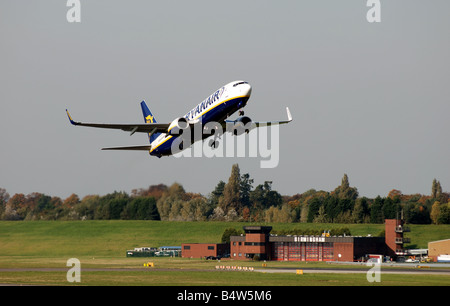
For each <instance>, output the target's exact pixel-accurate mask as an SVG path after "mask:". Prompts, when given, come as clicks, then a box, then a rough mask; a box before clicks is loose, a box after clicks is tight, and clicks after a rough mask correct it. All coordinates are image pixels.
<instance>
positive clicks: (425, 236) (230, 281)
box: [0, 221, 450, 286]
mask: <svg viewBox="0 0 450 306" xmlns="http://www.w3.org/2000/svg"><path fill="white" fill-rule="evenodd" d="M244 225H247V224H244V223H229V222H163V221H73V222H72V221H36V222H6V221H2V222H0V269H30V268H41V269H48V270H46V271H44V270H39V271H24V270H17V271H12V270H7V271H3V272H0V284H38V285H68V284H70V283H68V282H67V280H66V272H67V270H68V269H69V268H68V267H66V262H67V260H68V259H69V258H73V257H75V258H78V259H79V260H80V261H81V264H82V269H84V270H83V272H82V282H81V283H80V284H78V285H216V286H221V285H249V284H250V285H273V286H279V285H286V286H290V285H372V284H371V283H368V282H367V280H366V275H365V274H322V273H320V274H305V275H302V276H298V275H295V274H293V273H277V274H272V273H267V274H266V273H257V272H225V271H216V270H215V265H216V264H217V263H216V262H211V261H205V260H198V259H184V258H127V257H126V256H125V254H126V253H125V252H126V250H127V249H133V248H135V247H141V246H151V247H158V246H163V245H181V243H182V242H220V239H221V236H222V233H223V231H224V230H225V228H228V227H235V228H237V229H242V226H244ZM268 225H271V226H273V228H274V229H277V230H281V229H289V228H330V229H331V228H334V227H343V226H346V227H348V228H350V230H351V232H352V234H353V235H363V236H365V235H367V234H371V235H378V233H379V232H381V231H382V230H383V229H384V225H381V224H380V225H373V224H371V225H365V224H363V225H354V224H348V225H341V224H268ZM410 227H411V232H410V233H408V237H410V238H411V241H412V244H413V245H414V247H418V248H426V247H427V243H428V241H434V240H440V239H445V238H449V235H450V226H448V225H440V226H432V225H411V226H410ZM146 261H152V262H155V269H151V268H147V269H143V270H137V269H141V268H143V263H144V262H146ZM233 264H234V265H241V266H253V267H255V268H257V267H261V263H260V262H248V261H242V262H238V261H233ZM305 265H307V267H324V266H326V265H327V264H325V263H308V264H306V263H298V262H289V263H284V262H269V263H268V266H269V267H296V268H301V267H302V266H304V267H306V266H305ZM327 266H329V265H327ZM117 268H120V269H128V270H125V271H115V270H108V271H89V270H88V269H117ZM379 284H380V285H450V277H449V276H439V275H414V277H410V276H405V275H387V274H386V275H383V279H382V282H381V283H379Z"/></svg>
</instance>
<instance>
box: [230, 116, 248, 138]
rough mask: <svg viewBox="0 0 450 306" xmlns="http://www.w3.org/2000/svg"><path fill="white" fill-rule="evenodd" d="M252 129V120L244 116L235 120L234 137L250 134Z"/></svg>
mask: <svg viewBox="0 0 450 306" xmlns="http://www.w3.org/2000/svg"><path fill="white" fill-rule="evenodd" d="M251 128H252V119H250V117H247V116H242V117H239V118H237V119H236V120H234V126H233V135H235V136H239V135H242V134H244V133H247V134H248V133H249V132H250V130H251Z"/></svg>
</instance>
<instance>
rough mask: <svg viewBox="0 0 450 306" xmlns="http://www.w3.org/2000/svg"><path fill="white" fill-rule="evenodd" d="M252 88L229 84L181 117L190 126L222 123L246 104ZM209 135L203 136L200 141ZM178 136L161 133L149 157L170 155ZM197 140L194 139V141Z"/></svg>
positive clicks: (248, 85)
mask: <svg viewBox="0 0 450 306" xmlns="http://www.w3.org/2000/svg"><path fill="white" fill-rule="evenodd" d="M251 91H252V88H251V86H250V84H248V83H247V82H245V81H235V82H231V83H229V84H227V85H225V86H223V87H221V88H219V89H218V90H216V91H215V92H214V93H212V94H211V95H210V96H209V97H207V98H206V99H204V100H203V101H202V102H201V103H199V104H198V105H197V106H196V107H194V108H193V109H192V110H190V111H189V112H188V113H186V114H185V115H184V116H183V117H184V118H185V119H187V120H188V122H189V123H191V124H202V125H205V124H207V123H208V122H217V123H219V124H220V123H222V122H223V121H224V120H225V119H227V118H228V117H229V116H231V115H232V114H233V113H235V112H236V111H237V110H239V109H241V108H242V107H244V106H245V105H246V104H247V101H248V99H249V98H250V95H251ZM209 136H210V135H203V136H202V139H204V138H207V137H209ZM177 137H179V136H175V135H170V134H169V133H161V135H159V136H158V137H157V138H156V139H155V140H154V141H153V142H152V143H151V149H150V155H153V156H158V157H161V156H168V155H172V144H173V141H175V140H176V138H177ZM196 140H199V139H194V141H196Z"/></svg>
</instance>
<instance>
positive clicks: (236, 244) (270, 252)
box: [182, 219, 409, 261]
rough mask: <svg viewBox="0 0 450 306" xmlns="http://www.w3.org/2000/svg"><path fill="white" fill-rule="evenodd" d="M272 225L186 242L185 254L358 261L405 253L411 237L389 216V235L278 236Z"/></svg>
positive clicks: (280, 259) (266, 258) (406, 229)
mask: <svg viewBox="0 0 450 306" xmlns="http://www.w3.org/2000/svg"><path fill="white" fill-rule="evenodd" d="M271 230H272V227H271V226H244V232H245V234H243V235H240V236H231V237H230V244H223V243H222V244H214V243H186V244H183V245H182V257H193V258H202V257H207V256H213V257H222V256H224V255H225V254H230V257H231V258H232V259H254V258H259V259H260V260H278V261H358V260H364V259H367V256H368V255H369V254H379V255H383V256H391V257H396V256H401V255H405V254H406V251H405V250H404V248H403V244H404V243H409V239H407V238H405V237H403V234H404V233H405V232H407V231H409V229H408V228H406V227H405V226H404V225H403V221H402V220H397V219H386V220H385V237H358V236H339V237H336V236H335V237H329V236H296V235H287V236H284V235H283V236H282V235H280V236H277V235H271V234H270V232H271Z"/></svg>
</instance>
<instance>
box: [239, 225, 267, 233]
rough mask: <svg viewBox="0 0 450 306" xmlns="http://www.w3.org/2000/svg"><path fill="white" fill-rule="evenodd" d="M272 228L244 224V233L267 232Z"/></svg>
mask: <svg viewBox="0 0 450 306" xmlns="http://www.w3.org/2000/svg"><path fill="white" fill-rule="evenodd" d="M271 230H272V226H244V232H245V233H261V234H262V233H264V234H268V233H270V231H271Z"/></svg>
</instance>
